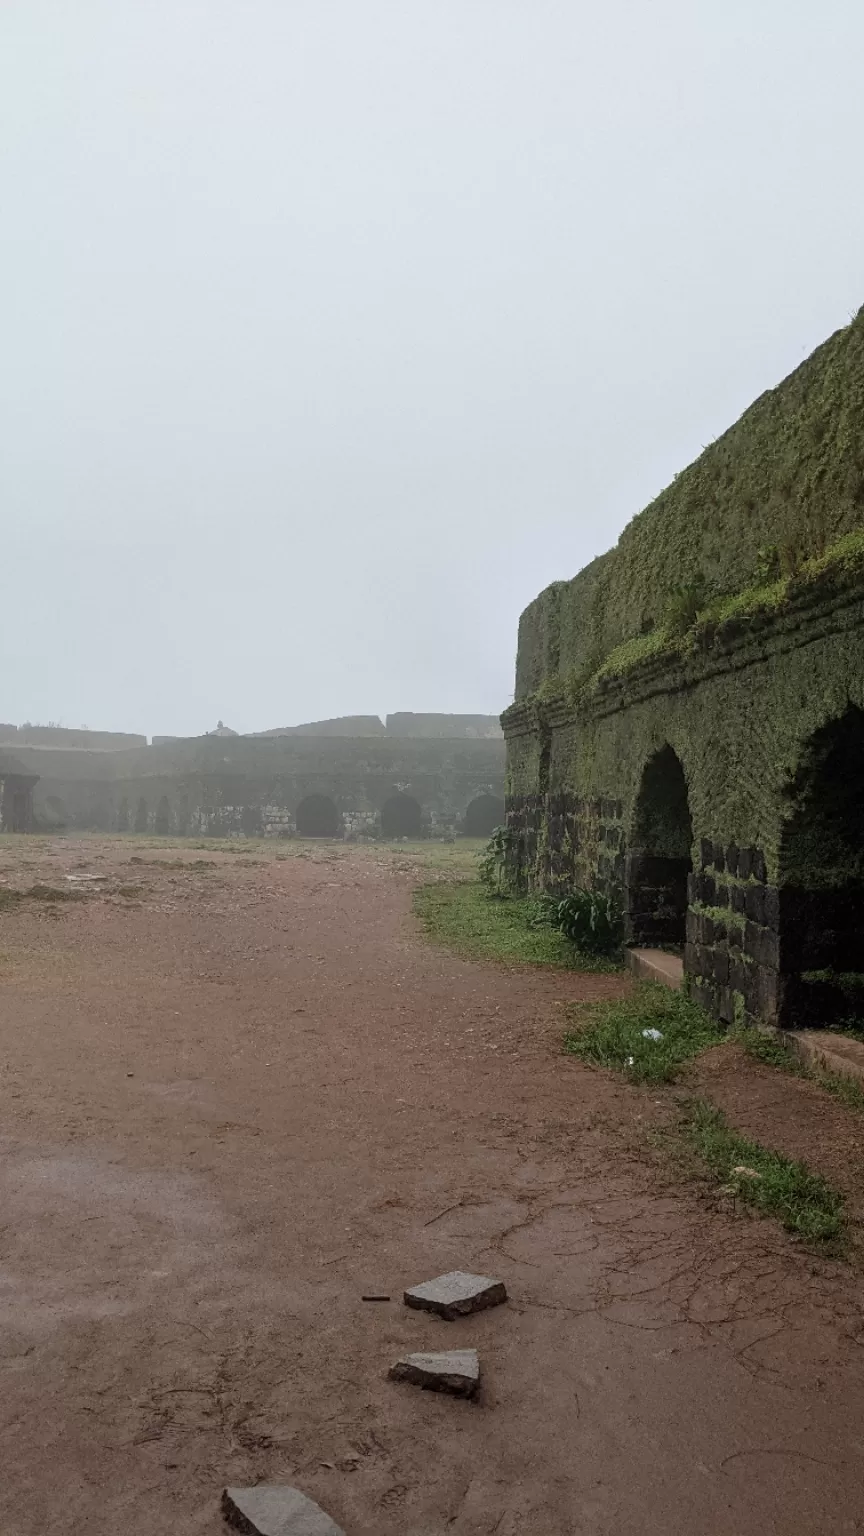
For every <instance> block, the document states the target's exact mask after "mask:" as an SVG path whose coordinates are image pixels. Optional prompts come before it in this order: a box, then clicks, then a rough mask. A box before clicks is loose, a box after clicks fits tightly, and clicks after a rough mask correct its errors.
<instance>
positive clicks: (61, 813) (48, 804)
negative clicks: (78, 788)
mask: <svg viewBox="0 0 864 1536" xmlns="http://www.w3.org/2000/svg"><path fill="white" fill-rule="evenodd" d="M46 812H47V814H46ZM41 819H42V821H44V822H45V823H47V825H48V826H50V827H57V828H60V827H65V826H68V824H69V814H68V812H67V810H66V805H65V803H64V801H63V800H61V799H60V796H59V795H49V796H48V798H47V800H46V801H45V810H44V811H43V814H42V818H41Z"/></svg>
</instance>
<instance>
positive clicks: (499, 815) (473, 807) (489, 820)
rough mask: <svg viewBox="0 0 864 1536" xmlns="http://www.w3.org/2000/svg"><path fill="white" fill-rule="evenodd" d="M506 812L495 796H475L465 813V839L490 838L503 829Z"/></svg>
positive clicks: (502, 802)
mask: <svg viewBox="0 0 864 1536" xmlns="http://www.w3.org/2000/svg"><path fill="white" fill-rule="evenodd" d="M505 815H506V811H505V808H504V801H503V800H499V798H498V796H497V795H476V796H475V797H474V799H473V800H472V801H471V804H470V805H469V807H468V809H467V811H466V812H465V836H466V837H491V836H492V833H493V832H494V831H495V828H496V827H503V825H504V817H505Z"/></svg>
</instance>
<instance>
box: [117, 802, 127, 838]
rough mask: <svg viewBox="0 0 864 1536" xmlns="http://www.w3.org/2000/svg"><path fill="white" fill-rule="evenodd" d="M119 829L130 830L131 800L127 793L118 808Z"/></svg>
mask: <svg viewBox="0 0 864 1536" xmlns="http://www.w3.org/2000/svg"><path fill="white" fill-rule="evenodd" d="M117 831H118V832H128V831H129V801H128V800H127V798H126V796H125V795H124V796H123V798H122V800H121V801H120V804H119V806H118V808H117Z"/></svg>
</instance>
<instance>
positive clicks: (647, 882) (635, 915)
mask: <svg viewBox="0 0 864 1536" xmlns="http://www.w3.org/2000/svg"><path fill="white" fill-rule="evenodd" d="M692 846H693V823H692V821H691V818H690V798H689V795H688V793H687V779H686V777H685V774H684V768H683V766H682V763H681V759H680V758H679V757H678V754H677V753H676V752H675V751H673V749H672V747H670V746H668V745H667V746H665V747H661V749H660V750H659V752H655V753H654V754H653V756H652V757H650V758H649V759H648V761H647V763H646V764H645V767H644V769H643V772H642V781H641V783H640V786H639V793H638V795H637V797H636V807H635V811H634V816H633V827H632V831H631V835H630V842H629V852H628V855H627V936H628V939H629V940H630V942H631V943H634V944H648V945H657V946H659V947H661V948H667V949H672V948H678V947H680V946H682V945H683V944H684V939H685V934H686V927H687V876H688V875H689V874H690V872H691V870H692V868H693V863H692Z"/></svg>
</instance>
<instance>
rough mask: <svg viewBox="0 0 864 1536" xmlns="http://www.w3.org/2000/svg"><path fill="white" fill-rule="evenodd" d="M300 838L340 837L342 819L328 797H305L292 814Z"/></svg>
mask: <svg viewBox="0 0 864 1536" xmlns="http://www.w3.org/2000/svg"><path fill="white" fill-rule="evenodd" d="M294 825H295V826H296V828H297V831H298V833H299V834H300V836H301V837H341V835H342V818H341V816H340V815H339V812H338V810H337V809H336V804H335V802H334V801H333V800H331V799H330V796H329V795H307V796H306V798H305V800H301V801H300V804H299V805H298V807H297V810H296V811H295V813H294Z"/></svg>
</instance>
